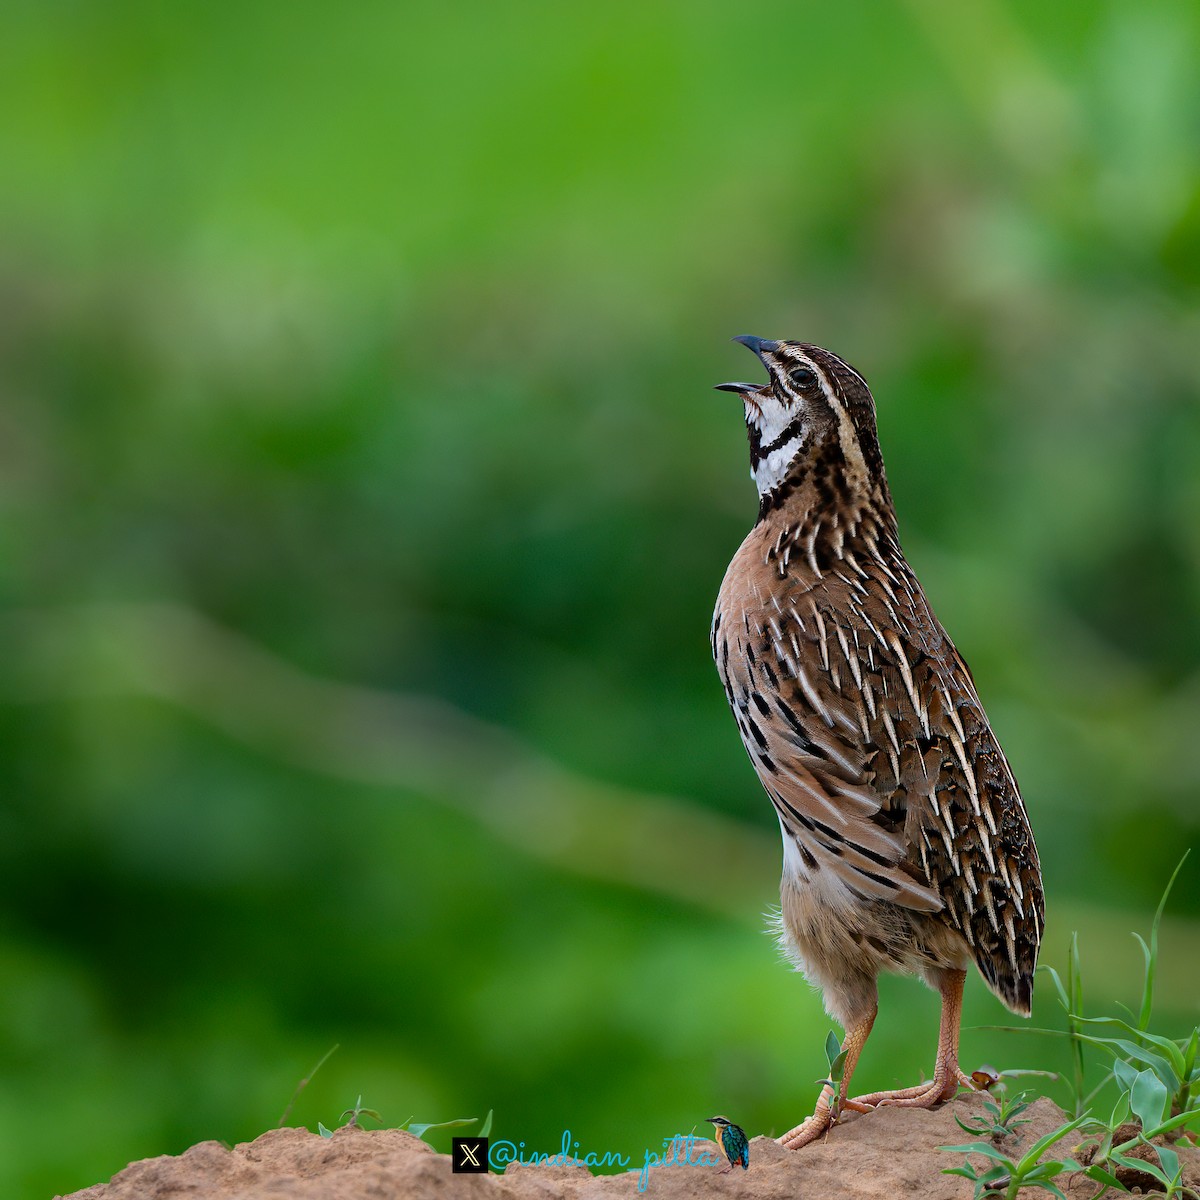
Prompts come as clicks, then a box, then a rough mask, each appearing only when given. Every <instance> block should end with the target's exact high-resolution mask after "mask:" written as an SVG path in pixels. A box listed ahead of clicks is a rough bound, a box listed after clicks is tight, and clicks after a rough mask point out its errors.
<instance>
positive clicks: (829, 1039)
mask: <svg viewBox="0 0 1200 1200" xmlns="http://www.w3.org/2000/svg"><path fill="white" fill-rule="evenodd" d="M825 1060H826V1062H828V1064H829V1076H828V1078H826V1079H818V1080H817V1082H818V1083H819V1084H820V1085H821V1086H822V1087H830V1088H833V1105H834V1109H835V1110H836V1108H837V1102H838V1097H839V1096H840V1094H841V1090H842V1079H843V1077H844V1076H845V1074H846V1051H845V1050H843V1049H842V1047H841V1043H840V1042H839V1041H838V1040H837V1034H835V1033H834V1032H833V1030H832V1029H831V1030H830V1031H829V1032H828V1033H827V1034H826V1035H825Z"/></svg>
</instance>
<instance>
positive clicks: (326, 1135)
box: [317, 1121, 333, 1138]
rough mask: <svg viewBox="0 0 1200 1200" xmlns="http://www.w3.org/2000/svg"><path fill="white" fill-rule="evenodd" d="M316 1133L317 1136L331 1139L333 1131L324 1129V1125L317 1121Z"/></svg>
mask: <svg viewBox="0 0 1200 1200" xmlns="http://www.w3.org/2000/svg"><path fill="white" fill-rule="evenodd" d="M317 1132H318V1133H319V1134H320V1135H321V1136H322V1137H323V1138H331V1137H333V1130H332V1129H326V1128H325V1126H324V1125H322V1124H321V1122H320V1121H318V1122H317Z"/></svg>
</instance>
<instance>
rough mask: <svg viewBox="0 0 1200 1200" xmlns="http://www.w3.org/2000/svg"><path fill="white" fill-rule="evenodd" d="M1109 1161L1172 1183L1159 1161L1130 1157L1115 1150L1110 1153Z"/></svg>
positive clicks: (1162, 1181)
mask: <svg viewBox="0 0 1200 1200" xmlns="http://www.w3.org/2000/svg"><path fill="white" fill-rule="evenodd" d="M1108 1161H1109V1162H1114V1163H1116V1164H1117V1166H1118V1167H1124V1168H1125V1169H1126V1170H1127V1171H1145V1173H1146V1174H1147V1175H1152V1176H1154V1178H1155V1179H1157V1180H1158V1181H1159V1182H1160V1183H1170V1180H1169V1179H1168V1178H1167V1177H1166V1175H1165V1174H1163V1169H1162V1167H1160V1166H1159V1165H1158V1163H1155V1162H1147V1161H1146V1160H1145V1159H1144V1158H1130V1157H1129V1155H1128V1154H1121V1153H1119V1152H1118V1151H1116V1150H1114V1151H1113V1152H1112V1154H1110V1155H1109V1158H1108Z"/></svg>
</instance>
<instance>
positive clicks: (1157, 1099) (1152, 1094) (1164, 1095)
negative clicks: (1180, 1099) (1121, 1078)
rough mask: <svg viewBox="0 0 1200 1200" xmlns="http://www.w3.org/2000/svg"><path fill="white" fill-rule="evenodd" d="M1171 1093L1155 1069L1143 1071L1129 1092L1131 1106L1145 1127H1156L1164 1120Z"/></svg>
mask: <svg viewBox="0 0 1200 1200" xmlns="http://www.w3.org/2000/svg"><path fill="white" fill-rule="evenodd" d="M1170 1102H1171V1093H1170V1092H1169V1091H1168V1090H1167V1087H1166V1084H1164V1083H1163V1081H1162V1080H1161V1079H1159V1077H1158V1076H1157V1075H1156V1074H1155V1073H1154V1072H1153V1071H1141V1072H1139V1074H1138V1077H1137V1079H1135V1080H1134V1083H1133V1087H1132V1088H1131V1089H1130V1092H1129V1107H1130V1108H1132V1109H1133V1112H1134V1115H1135V1116H1136V1117H1137V1119H1138V1120H1139V1121H1140V1122H1141V1123H1142V1128H1143V1129H1156V1128H1157V1127H1158V1126H1159V1125H1161V1124H1162V1122H1163V1117H1164V1116H1165V1115H1166V1111H1167V1105H1168V1104H1169V1103H1170Z"/></svg>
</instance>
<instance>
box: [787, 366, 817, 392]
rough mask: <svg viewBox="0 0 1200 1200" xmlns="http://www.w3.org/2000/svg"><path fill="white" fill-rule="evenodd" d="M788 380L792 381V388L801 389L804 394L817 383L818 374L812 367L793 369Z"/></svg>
mask: <svg viewBox="0 0 1200 1200" xmlns="http://www.w3.org/2000/svg"><path fill="white" fill-rule="evenodd" d="M788 379H789V380H791V383H792V386H793V387H796V388H799V389H800V391H802V392H807V391H808V390H809V389H811V388H812V387H813V386H814V385H815V384H816V382H817V373H816V372H815V371H814V370H813V369H812V367H793V368H792V369H791V370H790V371H789V372H788Z"/></svg>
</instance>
